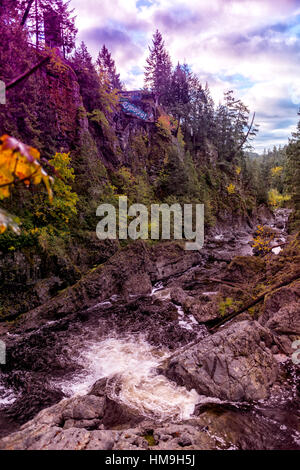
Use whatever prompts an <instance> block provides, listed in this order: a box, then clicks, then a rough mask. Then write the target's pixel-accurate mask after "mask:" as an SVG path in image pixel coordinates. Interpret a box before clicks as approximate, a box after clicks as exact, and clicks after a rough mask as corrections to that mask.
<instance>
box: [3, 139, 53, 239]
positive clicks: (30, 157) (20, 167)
mask: <svg viewBox="0 0 300 470" xmlns="http://www.w3.org/2000/svg"><path fill="white" fill-rule="evenodd" d="M42 181H43V183H44V185H45V187H46V189H47V192H48V197H49V200H50V202H51V201H52V199H53V194H52V189H51V184H52V182H53V178H51V177H50V176H49V175H48V174H47V172H46V171H45V170H44V168H43V167H42V165H41V163H40V152H39V151H38V150H37V149H35V148H33V147H30V146H29V145H26V144H23V143H22V142H20V141H18V140H17V139H15V138H14V137H10V136H8V135H3V136H2V137H1V138H0V199H4V198H7V197H9V196H10V190H11V188H12V187H13V186H14V185H15V184H16V183H18V182H22V183H24V184H25V186H27V187H28V186H30V184H31V183H32V184H34V185H36V184H40V183H41V182H42ZM8 227H10V228H11V229H12V230H14V231H15V232H16V233H18V230H19V228H18V226H17V224H16V223H15V222H14V220H13V217H12V216H11V215H10V214H8V213H7V212H5V211H3V210H2V209H0V234H1V233H4V232H5V230H6V229H7V228H8Z"/></svg>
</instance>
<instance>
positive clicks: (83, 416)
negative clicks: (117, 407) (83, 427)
mask: <svg viewBox="0 0 300 470" xmlns="http://www.w3.org/2000/svg"><path fill="white" fill-rule="evenodd" d="M104 404H105V399H104V398H101V397H96V396H94V395H87V396H84V397H76V398H74V399H73V400H71V401H70V403H69V404H68V405H67V406H66V408H65V409H64V411H63V412H62V418H63V419H64V420H65V421H67V420H70V419H72V420H90V419H95V418H102V417H103V415H104Z"/></svg>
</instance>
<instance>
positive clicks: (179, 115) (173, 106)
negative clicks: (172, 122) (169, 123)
mask: <svg viewBox="0 0 300 470" xmlns="http://www.w3.org/2000/svg"><path fill="white" fill-rule="evenodd" d="M189 105H190V93H189V83H188V69H187V66H185V65H183V66H182V65H180V64H179V63H178V64H177V66H176V68H175V70H174V72H173V74H172V78H171V83H170V90H169V95H168V109H169V111H170V112H171V114H172V115H173V116H174V117H175V118H176V119H177V122H178V125H177V134H178V131H179V127H180V124H181V120H182V119H186V118H187V116H188V113H189V107H190V106H189Z"/></svg>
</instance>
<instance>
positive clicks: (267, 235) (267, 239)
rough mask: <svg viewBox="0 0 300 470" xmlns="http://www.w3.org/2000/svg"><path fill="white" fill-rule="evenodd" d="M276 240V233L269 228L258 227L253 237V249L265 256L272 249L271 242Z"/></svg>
mask: <svg viewBox="0 0 300 470" xmlns="http://www.w3.org/2000/svg"><path fill="white" fill-rule="evenodd" d="M274 238H275V232H274V231H273V230H272V229H270V228H269V227H265V226H263V225H258V226H257V228H256V231H255V234H254V237H253V244H252V248H253V250H254V251H255V252H257V254H260V255H264V254H266V253H269V252H270V251H271V249H272V247H271V242H272V241H273V240H274Z"/></svg>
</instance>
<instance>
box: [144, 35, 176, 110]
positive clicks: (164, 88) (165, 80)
mask: <svg viewBox="0 0 300 470" xmlns="http://www.w3.org/2000/svg"><path fill="white" fill-rule="evenodd" d="M149 51H150V55H149V57H148V59H147V65H146V67H145V85H146V87H148V88H150V90H151V91H152V92H153V93H154V94H155V97H156V102H157V103H160V104H164V103H165V102H167V100H168V93H169V89H170V83H171V72H172V63H171V59H170V56H169V53H168V52H167V50H166V48H165V43H164V41H163V38H162V35H161V33H160V32H159V31H158V30H156V32H155V33H154V35H153V45H152V47H149Z"/></svg>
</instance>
